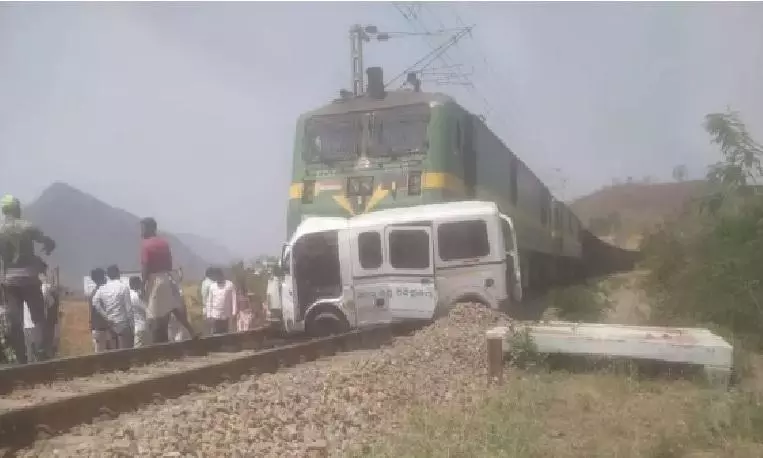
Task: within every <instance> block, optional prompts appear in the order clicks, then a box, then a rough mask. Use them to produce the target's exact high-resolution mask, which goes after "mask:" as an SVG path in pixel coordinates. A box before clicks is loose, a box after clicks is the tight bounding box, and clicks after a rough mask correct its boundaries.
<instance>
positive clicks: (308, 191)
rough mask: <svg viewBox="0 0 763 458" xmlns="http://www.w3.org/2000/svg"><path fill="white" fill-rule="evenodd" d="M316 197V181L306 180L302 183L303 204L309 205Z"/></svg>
mask: <svg viewBox="0 0 763 458" xmlns="http://www.w3.org/2000/svg"><path fill="white" fill-rule="evenodd" d="M314 197H315V180H305V181H303V182H302V203H304V204H309V203H312V202H313V198H314Z"/></svg>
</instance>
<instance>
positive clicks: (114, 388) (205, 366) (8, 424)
mask: <svg viewBox="0 0 763 458" xmlns="http://www.w3.org/2000/svg"><path fill="white" fill-rule="evenodd" d="M414 328H415V327H413V326H409V325H395V326H378V327H373V328H367V329H362V330H353V331H350V332H348V333H344V334H340V335H334V336H329V337H322V338H317V339H309V340H308V339H304V338H303V339H301V340H298V341H293V340H289V341H287V340H285V339H278V338H272V337H271V336H269V334H268V331H267V330H265V329H260V330H256V331H249V332H245V333H234V334H225V335H220V336H212V337H206V338H201V339H197V340H191V341H184V342H176V343H169V344H163V345H156V346H151V347H145V348H139V349H130V350H119V351H113V352H107V353H102V354H96V355H87V356H83V357H75V358H65V359H61V360H55V361H48V362H44V363H36V364H29V365H25V366H16V367H11V368H5V369H2V370H0V395H2V397H1V398H0V447H2V448H5V449H6V450H10V451H13V450H18V449H20V448H23V447H26V446H28V445H31V444H32V443H34V442H35V441H36V440H37V439H38V438H40V437H48V436H51V435H55V434H59V433H61V432H64V431H66V430H68V429H69V428H72V427H74V426H76V425H79V424H82V423H87V422H90V421H92V420H94V419H98V418H111V417H114V416H116V415H117V414H119V413H121V412H126V411H130V410H133V409H135V408H137V407H139V406H140V405H143V404H146V403H151V402H156V401H161V400H162V399H165V398H172V397H177V396H180V395H182V394H185V393H187V392H189V391H193V390H197V389H201V388H202V387H204V386H213V385H216V384H218V383H221V382H225V381H233V380H235V379H237V378H239V377H240V376H242V375H244V374H247V373H252V372H259V373H265V372H275V371H277V370H278V369H279V368H280V367H289V366H293V365H296V364H300V363H302V362H307V361H313V360H315V359H318V358H320V357H322V356H330V355H333V354H335V353H337V352H342V351H351V350H355V349H361V348H375V347H378V346H380V345H383V344H385V343H388V342H390V341H391V339H392V337H393V336H394V335H398V334H401V333H407V332H410V331H412V330H413V329H414Z"/></svg>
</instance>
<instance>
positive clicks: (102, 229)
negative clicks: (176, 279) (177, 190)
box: [23, 183, 208, 291]
mask: <svg viewBox="0 0 763 458" xmlns="http://www.w3.org/2000/svg"><path fill="white" fill-rule="evenodd" d="M23 211H24V217H25V218H27V219H29V220H30V221H32V222H34V223H36V224H37V225H38V226H39V227H40V228H41V229H42V230H43V231H44V232H45V233H46V234H47V235H49V236H51V237H52V238H53V239H54V240H55V241H56V245H57V247H56V250H55V251H54V252H53V254H52V255H51V256H50V258H49V259H48V260H47V261H48V264H50V265H51V266H54V265H57V266H59V267H60V277H61V284H62V285H63V286H66V287H67V288H70V289H72V290H73V291H80V290H81V289H82V278H83V276H84V275H87V273H88V272H90V270H91V269H93V268H94V267H98V266H100V267H104V268H105V267H106V266H108V265H109V264H114V263H116V264H117V265H119V267H120V268H121V269H122V270H125V271H127V270H139V269H140V218H139V217H137V216H135V215H133V214H131V213H128V212H126V211H124V210H121V209H119V208H114V207H112V206H110V205H108V204H106V203H104V202H102V201H100V200H98V199H96V198H95V197H93V196H91V195H89V194H87V193H84V192H82V191H80V190H78V189H76V188H74V187H72V186H69V185H68V184H65V183H54V184H53V185H51V186H50V187H48V188H47V189H46V190H45V191H43V193H42V194H41V195H40V197H39V198H38V199H37V200H36V201H34V202H32V203H31V204H30V205H27V206H25V207H24V209H23ZM159 228H160V230H161V219H159ZM164 235H165V236H166V237H167V240H168V241H169V243H170V246H171V248H172V255H173V260H174V263H175V265H177V266H179V267H182V268H183V272H184V276H185V278H187V279H198V278H201V276H202V275H203V273H204V270H205V268H206V266H207V265H208V263H207V261H205V260H204V259H203V258H202V257H201V256H199V255H198V254H196V253H195V252H194V251H193V250H192V249H190V248H189V247H188V246H186V245H185V244H184V243H183V242H182V241H180V239H178V237H176V236H174V235H172V234H167V233H164Z"/></svg>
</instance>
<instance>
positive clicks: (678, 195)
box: [570, 180, 705, 248]
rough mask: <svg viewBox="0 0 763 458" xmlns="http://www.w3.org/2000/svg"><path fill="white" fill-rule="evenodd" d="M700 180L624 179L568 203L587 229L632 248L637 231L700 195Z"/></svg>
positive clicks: (677, 210) (655, 222)
mask: <svg viewBox="0 0 763 458" xmlns="http://www.w3.org/2000/svg"><path fill="white" fill-rule="evenodd" d="M704 184H705V182H704V181H700V180H696V181H684V182H676V183H627V184H619V185H614V186H608V187H606V188H603V189H600V190H598V191H596V192H594V193H592V194H589V195H587V196H584V197H581V198H579V199H576V200H575V201H574V202H572V204H570V207H571V208H572V210H573V211H574V212H575V214H577V215H578V217H579V218H580V220H581V221H582V222H583V224H584V225H585V226H586V227H588V228H589V229H590V230H591V232H593V233H594V234H596V235H598V236H600V237H602V238H603V239H609V241H611V242H612V243H615V244H617V245H621V246H626V247H628V248H635V247H636V246H637V244H638V241H639V239H640V235H641V234H642V233H643V232H644V231H645V230H648V229H650V228H652V227H654V226H655V225H656V224H659V223H660V222H661V221H663V220H664V219H666V218H670V217H671V216H672V215H675V214H676V213H678V212H679V211H681V209H682V208H683V207H684V206H685V205H686V204H687V203H688V202H689V201H691V200H692V199H693V198H695V197H698V196H700V195H701V193H702V190H703V189H704Z"/></svg>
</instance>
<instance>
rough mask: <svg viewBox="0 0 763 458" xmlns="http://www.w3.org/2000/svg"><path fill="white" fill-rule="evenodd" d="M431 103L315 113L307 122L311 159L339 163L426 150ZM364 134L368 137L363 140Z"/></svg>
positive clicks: (305, 155)
mask: <svg viewBox="0 0 763 458" xmlns="http://www.w3.org/2000/svg"><path fill="white" fill-rule="evenodd" d="M429 110H430V109H429V106H428V105H411V106H401V107H394V108H386V109H383V110H376V111H368V112H352V113H343V114H340V115H324V116H315V117H313V118H310V119H308V120H307V122H306V126H305V140H306V141H305V154H304V159H305V160H306V161H308V162H336V161H351V160H356V159H357V158H359V157H361V156H366V157H368V158H385V157H399V156H405V155H411V154H424V153H426V151H427V149H428V147H429V143H428V140H427V127H428V125H429ZM364 136H365V137H366V138H368V141H367V142H364V141H363V138H364Z"/></svg>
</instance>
